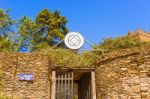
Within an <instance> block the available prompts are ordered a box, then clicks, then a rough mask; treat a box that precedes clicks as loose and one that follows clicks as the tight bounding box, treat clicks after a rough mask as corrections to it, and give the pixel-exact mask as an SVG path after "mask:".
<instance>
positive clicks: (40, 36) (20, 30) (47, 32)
mask: <svg viewBox="0 0 150 99" xmlns="http://www.w3.org/2000/svg"><path fill="white" fill-rule="evenodd" d="M66 23H67V20H66V18H65V17H64V16H61V15H60V12H59V11H55V12H50V11H49V10H48V9H44V10H42V11H41V12H39V14H38V15H37V16H36V18H35V20H32V19H31V18H29V17H27V16H23V17H22V18H21V19H19V20H12V19H11V17H10V15H9V10H2V9H0V37H1V38H3V39H6V40H1V42H3V41H5V42H6V41H8V42H10V43H11V44H9V45H12V46H10V47H9V49H8V46H9V45H7V44H8V43H3V45H4V47H5V45H7V46H6V48H4V47H1V48H3V49H1V51H12V52H13V51H14V52H16V51H20V50H21V49H22V48H26V49H27V50H29V51H30V52H32V51H36V50H38V49H43V48H49V47H51V46H53V45H55V44H56V43H57V42H59V41H61V40H62V39H63V38H64V36H65V35H66V34H67V32H68V29H67V27H66ZM59 47H64V44H60V45H59Z"/></svg>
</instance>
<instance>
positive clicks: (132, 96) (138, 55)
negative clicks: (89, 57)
mask: <svg viewBox="0 0 150 99" xmlns="http://www.w3.org/2000/svg"><path fill="white" fill-rule="evenodd" d="M96 88H97V98H98V99H150V48H149V47H148V48H144V49H137V50H136V49H130V50H120V51H116V52H113V53H108V54H106V55H104V57H103V58H102V59H101V60H99V62H98V65H97V66H96Z"/></svg>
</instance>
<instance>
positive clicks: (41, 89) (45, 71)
mask: <svg viewBox="0 0 150 99" xmlns="http://www.w3.org/2000/svg"><path fill="white" fill-rule="evenodd" d="M49 66H50V61H49V59H48V57H47V56H45V55H39V54H36V53H0V67H1V68H2V69H3V71H4V72H3V80H4V82H3V83H4V88H3V90H4V94H5V95H6V96H10V97H15V98H17V99H48V97H49V95H50V78H49V75H50V71H49ZM19 74H32V75H33V77H34V79H33V81H21V80H20V79H19Z"/></svg>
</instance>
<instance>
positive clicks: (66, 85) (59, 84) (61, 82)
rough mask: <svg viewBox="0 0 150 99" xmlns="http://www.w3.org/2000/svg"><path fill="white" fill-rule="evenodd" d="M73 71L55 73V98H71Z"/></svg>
mask: <svg viewBox="0 0 150 99" xmlns="http://www.w3.org/2000/svg"><path fill="white" fill-rule="evenodd" d="M73 86H74V79H73V72H65V73H64V72H57V73H56V99H73V97H74V95H73V93H74V92H73Z"/></svg>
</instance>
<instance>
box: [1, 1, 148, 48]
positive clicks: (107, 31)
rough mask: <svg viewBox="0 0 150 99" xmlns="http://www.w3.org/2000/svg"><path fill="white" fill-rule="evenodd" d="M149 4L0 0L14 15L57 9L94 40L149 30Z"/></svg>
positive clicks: (19, 15)
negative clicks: (139, 30) (137, 30)
mask: <svg viewBox="0 0 150 99" xmlns="http://www.w3.org/2000/svg"><path fill="white" fill-rule="evenodd" d="M149 5H150V0H0V7H1V8H3V9H7V8H10V15H11V16H12V18H13V19H19V18H20V17H22V16H24V15H26V16H29V17H31V18H32V19H35V16H36V15H37V13H38V12H39V11H41V10H42V9H44V8H48V9H49V10H51V11H55V10H60V11H61V14H62V15H64V16H66V17H67V19H68V23H67V26H68V28H69V30H70V31H77V32H80V33H81V34H82V35H83V36H84V38H85V39H87V40H88V41H90V42H92V43H95V44H97V43H99V42H100V41H102V39H103V38H106V37H116V36H121V35H124V34H126V33H127V32H128V31H133V30H136V29H144V30H145V31H150V6H149ZM86 47H87V46H86Z"/></svg>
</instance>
